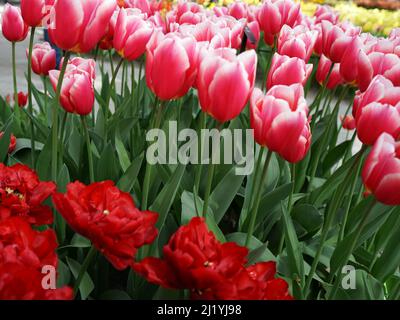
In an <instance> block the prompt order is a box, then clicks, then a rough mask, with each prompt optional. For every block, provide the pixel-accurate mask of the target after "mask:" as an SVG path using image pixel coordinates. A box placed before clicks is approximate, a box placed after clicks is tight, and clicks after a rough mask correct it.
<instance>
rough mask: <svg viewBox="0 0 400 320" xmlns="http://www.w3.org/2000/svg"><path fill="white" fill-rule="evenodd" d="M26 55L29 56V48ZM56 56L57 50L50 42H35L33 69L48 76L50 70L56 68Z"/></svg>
mask: <svg viewBox="0 0 400 320" xmlns="http://www.w3.org/2000/svg"><path fill="white" fill-rule="evenodd" d="M26 55H27V56H28V50H27V52H26ZM56 58H57V57H56V51H55V50H54V49H53V48H52V47H51V46H50V44H49V43H48V42H44V43H37V44H35V45H34V46H33V49H32V71H33V72H34V73H36V74H38V75H41V76H47V75H48V74H49V71H50V70H53V69H55V68H56V64H57V61H56Z"/></svg>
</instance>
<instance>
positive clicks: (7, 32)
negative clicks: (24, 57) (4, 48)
mask: <svg viewBox="0 0 400 320" xmlns="http://www.w3.org/2000/svg"><path fill="white" fill-rule="evenodd" d="M1 30H2V31H3V35H4V37H5V38H6V39H7V40H8V41H11V42H19V41H23V40H25V38H26V36H27V34H28V30H29V27H28V26H27V25H26V24H25V22H24V20H23V19H22V15H21V9H20V8H18V7H14V6H11V5H9V4H8V3H7V4H6V5H5V7H4V11H3V16H2V20H1Z"/></svg>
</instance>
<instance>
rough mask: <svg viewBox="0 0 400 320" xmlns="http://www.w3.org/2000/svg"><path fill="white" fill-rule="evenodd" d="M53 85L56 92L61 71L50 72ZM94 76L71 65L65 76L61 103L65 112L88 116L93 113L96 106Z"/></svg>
mask: <svg viewBox="0 0 400 320" xmlns="http://www.w3.org/2000/svg"><path fill="white" fill-rule="evenodd" d="M49 76H50V81H51V84H52V86H53V88H54V90H56V88H57V84H58V80H59V79H58V78H59V76H60V71H58V70H51V71H50V72H49ZM92 76H93V75H91V74H89V73H88V72H86V70H84V69H82V68H79V67H76V66H74V65H71V67H70V68H69V70H67V72H66V73H65V75H64V80H63V84H62V88H61V95H60V103H61V106H62V107H63V108H64V109H65V111H67V112H70V113H77V114H79V115H87V114H89V113H90V112H92V109H93V105H94V88H93V78H92Z"/></svg>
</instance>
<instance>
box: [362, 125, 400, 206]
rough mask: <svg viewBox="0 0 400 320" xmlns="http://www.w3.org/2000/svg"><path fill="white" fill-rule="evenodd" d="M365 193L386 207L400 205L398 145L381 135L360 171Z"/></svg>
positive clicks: (386, 135) (385, 134)
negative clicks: (371, 195)
mask: <svg viewBox="0 0 400 320" xmlns="http://www.w3.org/2000/svg"><path fill="white" fill-rule="evenodd" d="M362 179H363V182H364V185H365V187H366V193H367V194H370V193H372V194H373V195H374V196H375V198H376V199H377V200H378V201H380V202H382V203H384V204H387V205H399V204H400V143H399V142H396V141H395V139H394V138H393V137H392V136H391V135H389V134H387V133H383V134H382V135H381V136H380V137H379V138H378V139H377V141H376V142H375V144H374V146H373V148H372V150H371V153H370V154H369V155H368V157H367V159H366V161H365V164H364V168H363V171H362Z"/></svg>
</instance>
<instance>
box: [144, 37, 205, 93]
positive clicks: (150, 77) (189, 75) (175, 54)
mask: <svg viewBox="0 0 400 320" xmlns="http://www.w3.org/2000/svg"><path fill="white" fill-rule="evenodd" d="M196 72H197V47H196V40H195V39H194V38H192V37H180V36H179V35H178V34H175V33H169V34H167V35H164V34H162V33H161V32H160V31H157V32H154V34H153V36H152V38H151V39H150V41H149V43H148V45H147V56H146V83H147V86H148V87H149V88H150V89H151V91H153V93H154V94H155V95H156V96H157V97H158V98H160V99H161V100H171V99H177V98H180V97H183V96H184V95H185V94H186V93H187V92H188V90H189V88H190V87H191V86H192V85H193V83H194V81H195V79H196Z"/></svg>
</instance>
